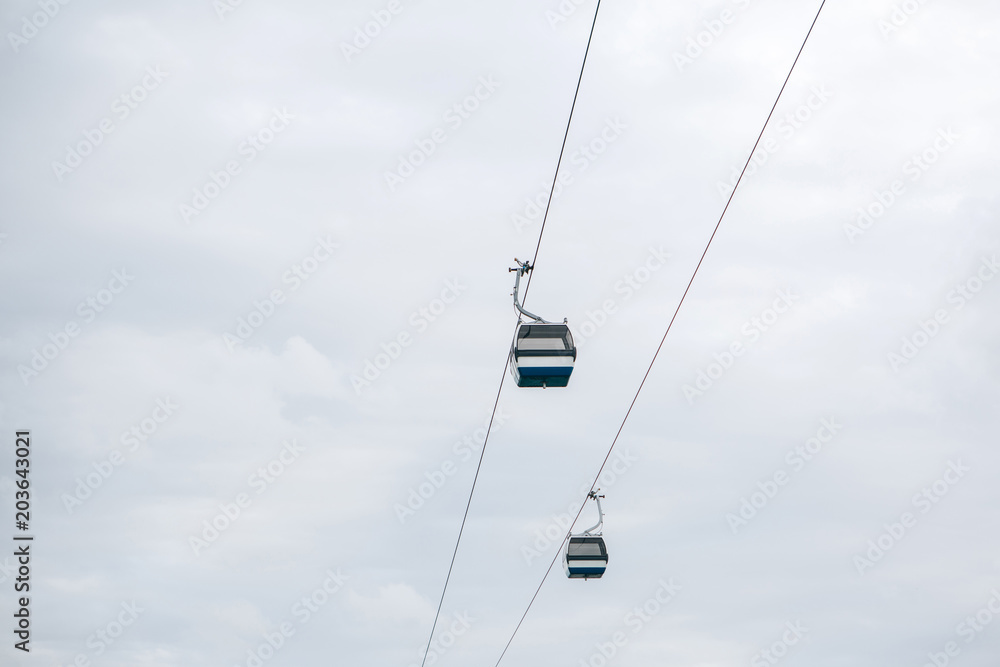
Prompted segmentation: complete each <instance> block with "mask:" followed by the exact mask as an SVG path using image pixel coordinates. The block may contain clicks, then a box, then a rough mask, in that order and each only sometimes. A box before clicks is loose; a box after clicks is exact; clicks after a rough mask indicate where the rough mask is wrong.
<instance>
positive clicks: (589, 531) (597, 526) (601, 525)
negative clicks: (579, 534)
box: [583, 489, 604, 535]
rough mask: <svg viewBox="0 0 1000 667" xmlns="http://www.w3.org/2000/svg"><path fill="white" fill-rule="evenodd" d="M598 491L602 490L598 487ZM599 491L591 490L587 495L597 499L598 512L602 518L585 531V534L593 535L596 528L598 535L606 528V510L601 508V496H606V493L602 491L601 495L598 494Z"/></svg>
mask: <svg viewBox="0 0 1000 667" xmlns="http://www.w3.org/2000/svg"><path fill="white" fill-rule="evenodd" d="M597 491H600V489H598V490H597ZM597 491H591V492H590V493H589V494H588V495H587V497H588V498H593V499H594V500H596V501H597V513H598V514H599V515H600V518H599V519H598V521H597V523H596V524H594V525H593V526H591V527H590V528H588V529H587V530H585V531H583V534H584V535H591V534H592V533H593V532H594V531H595V530H596V531H597V534H598V535H600V534H601V532H603V531H602V530H601V529H602V528H604V510H603V509H601V498H603V497H604V494H603V493H602V494H601V495H597Z"/></svg>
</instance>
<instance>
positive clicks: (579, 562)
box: [563, 536, 608, 579]
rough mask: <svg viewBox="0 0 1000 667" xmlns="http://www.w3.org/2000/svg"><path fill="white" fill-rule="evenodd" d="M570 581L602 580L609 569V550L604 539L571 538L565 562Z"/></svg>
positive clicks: (595, 537) (588, 537) (589, 537)
mask: <svg viewBox="0 0 1000 667" xmlns="http://www.w3.org/2000/svg"><path fill="white" fill-rule="evenodd" d="M563 565H564V566H565V568H566V576H568V577H569V578H570V579H600V578H601V577H602V576H603V575H604V571H605V570H606V569H607V568H608V548H607V546H606V545H605V544H604V538H603V537H597V536H594V537H591V536H574V537H571V538H569V544H568V545H567V546H566V557H565V558H564V560H563Z"/></svg>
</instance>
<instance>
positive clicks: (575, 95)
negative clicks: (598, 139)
mask: <svg viewBox="0 0 1000 667" xmlns="http://www.w3.org/2000/svg"><path fill="white" fill-rule="evenodd" d="M600 9H601V0H597V8H596V9H595V10H594V22H593V23H592V24H591V26H590V36H589V37H588V38H587V49H586V51H584V54H583V64H582V65H581V66H580V76H579V77H578V78H577V81H576V91H575V92H574V93H573V104H572V106H570V109H569V118H568V119H567V120H566V131H565V132H564V133H563V140H562V147H561V148H560V149H559V160H558V161H557V162H556V171H555V176H553V178H552V189H550V190H549V199H548V202H546V204H545V215H544V216H543V217H542V226H541V228H540V229H539V230H538V243H537V244H536V245H535V254H534V257H533V258H532V260H531V266H532V267H534V265H535V261H536V260H537V259H538V250H539V248H541V247H542V236H543V235H544V234H545V222H546V220H548V217H549V208H550V207H551V206H552V197H553V193H554V192H555V188H556V182H557V179H558V178H559V168H560V166H562V159H563V154H564V153H565V152H566V142H567V140H568V139H569V129H570V126H571V125H572V123H573V112H574V111H575V110H576V100H577V98H578V97H579V95H580V84H581V83H582V82H583V72H584V70H585V69H586V67H587V55H588V54H589V53H590V43H591V41H592V40H593V39H594V27H595V26H596V25H597V13H598V11H600ZM531 276H532V273H529V274H528V281H527V282H526V283H525V286H524V296H522V297H521V303H522V304H523V303H524V301H525V299H526V298H527V296H528V288H529V287H530V286H531ZM516 335H517V329H515V330H514V336H516ZM513 344H514V340H513V338H512V339H511V345H513ZM509 365H510V357H509V356H508V357H507V360H506V361H505V362H504V366H503V374H502V375H501V376H500V387H499V388H498V389H497V397H496V400H495V401H494V402H493V413H492V414H491V415H490V423H489V425H488V426H487V427H486V437H485V438H484V439H483V449H482V451H481V452H480V453H479V463H478V464H477V465H476V475H475V477H473V479H472V489H470V490H469V500H468V502H466V504H465V513H464V514H463V515H462V524H461V526H460V527H459V529H458V539H456V540H455V550H454V551H453V552H452V554H451V563H450V564H449V565H448V575H447V576H446V577H445V580H444V588H443V589H442V590H441V599H440V600H438V606H437V611H436V612H435V614H434V623H433V624H431V634H430V636H429V637H428V638H427V647H426V648H425V649H424V657H423V659H422V660H421V661H420V667H424V664H425V663H426V662H427V655H428V654H429V653H430V650H431V644H432V643H433V641H434V632H435V630H437V624H438V620H440V618H441V609H442V608H443V607H444V598H445V595H446V594H447V593H448V584H449V583H451V573H452V571H453V570H454V569H455V560H456V558H458V547H459V545H460V544H461V543H462V534H463V533H464V532H465V523H466V521H467V520H468V518H469V508H471V507H472V497H473V496H474V495H475V493H476V483H477V482H478V481H479V471H480V470H481V469H482V467H483V458H484V457H485V456H486V446H487V444H488V443H489V440H490V433H491V432H492V430H493V420H494V419H495V418H496V414H497V407H498V406H499V405H500V394H501V393H502V392H503V383H504V380H505V379H506V377H507V367H508V366H509Z"/></svg>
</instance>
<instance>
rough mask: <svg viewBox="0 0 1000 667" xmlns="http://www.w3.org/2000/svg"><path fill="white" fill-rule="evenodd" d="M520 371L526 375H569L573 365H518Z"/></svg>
mask: <svg viewBox="0 0 1000 667" xmlns="http://www.w3.org/2000/svg"><path fill="white" fill-rule="evenodd" d="M517 370H518V372H519V373H520V374H521V375H524V376H526V377H542V376H547V377H569V376H570V374H571V373H572V372H573V367H572V366H518V368H517Z"/></svg>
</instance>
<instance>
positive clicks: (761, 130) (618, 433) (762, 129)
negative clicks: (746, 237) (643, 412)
mask: <svg viewBox="0 0 1000 667" xmlns="http://www.w3.org/2000/svg"><path fill="white" fill-rule="evenodd" d="M825 4H826V0H823V1H822V2H821V3H820V5H819V10H818V11H817V12H816V18H814V19H813V22H812V25H810V26H809V32H807V33H806V38H805V39H804V40H803V41H802V46H801V47H799V52H798V54H797V55H796V56H795V60H794V62H792V66H791V68H790V69H789V70H788V76H786V77H785V82H784V83H783V84H782V85H781V90H780V91H778V97H777V98H775V100H774V105H773V106H772V107H771V112H770V113H769V114H767V120H765V121H764V126H763V127H762V128H761V129H760V134H759V135H758V136H757V141H756V142H754V145H753V150H751V151H750V156H749V157H747V161H746V164H745V165H743V171H742V172H740V177H739V178H738V179H737V180H736V185H735V186H734V187H733V191H732V192H731V193H730V194H729V199H728V200H727V201H726V206H725V207H724V208H723V209H722V215H720V216H719V221H718V222H717V223H715V229H714V230H712V235H711V236H710V237H709V239H708V243H707V244H706V245H705V250H704V251H703V252H702V253H701V258H700V259H699V260H698V264H697V266H695V268H694V272H693V273H692V274H691V279H690V280H689V281H688V284H687V287H686V288H684V294H682V295H681V299H680V301H679V302H678V303H677V308H676V309H675V310H674V314H673V317H671V318H670V323H669V324H668V325H667V330H666V331H665V332H664V334H663V338H661V339H660V344H659V345H658V346H657V348H656V353H655V354H654V355H653V359H652V361H650V362H649V368H647V369H646V374H645V375H643V376H642V382H640V383H639V388H638V389H637V390H636V392H635V396H633V397H632V403H631V404H629V406H628V411H627V412H626V413H625V418H624V419H622V423H621V425H620V426H619V427H618V432H617V433H615V438H614V440H613V441H612V442H611V447H609V448H608V453H607V455H606V456H605V457H604V461H603V462H602V463H601V468H600V470H598V471H597V476H596V477H594V483H593V484H592V485H591V486H590V490H591V491H593V490H594V488H595V487H596V486H597V482H598V481H599V480H600V478H601V473H603V472H604V466H606V465H607V464H608V459H610V458H611V453H612V452H613V451H614V449H615V445H616V444H618V437H619V436H620V435H621V434H622V430H623V429H624V428H625V422H627V421H628V418H629V416H630V415H631V414H632V408H634V407H635V403H636V401H637V400H638V399H639V393H640V392H641V391H642V388H643V386H644V385H645V384H646V380H647V379H648V378H649V374H650V372H652V370H653V365H654V364H655V363H656V358H657V357H658V356H659V355H660V350H662V349H663V344H664V343H665V342H666V340H667V334H669V333H670V329H671V327H673V326H674V321H675V320H676V319H677V314H678V313H679V312H680V310H681V306H682V305H684V299H685V298H687V295H688V292H689V291H690V290H691V285H692V284H693V283H694V279H695V277H696V276H697V275H698V269H700V268H701V265H702V262H704V261H705V256H706V255H707V254H708V249H709V248H710V247H711V246H712V241H713V240H714V239H715V235H716V233H717V232H718V231H719V227H720V226H722V220H723V218H725V217H726V211H728V210H729V205H730V204H731V203H732V201H733V197H734V196H735V195H736V189H737V188H739V187H740V182H741V181H742V180H743V175H744V174H745V173H746V170H747V168H748V167H749V166H750V160H751V159H752V158H753V154H754V152H755V151H756V150H757V146H758V145H759V144H760V141H761V139H762V138H763V137H764V132H765V131H766V130H767V125H768V123H770V122H771V117H772V116H773V115H774V110H775V109H776V108H777V107H778V102H779V101H780V100H781V95H782V93H784V92H785V87H786V86H787V85H788V81H789V79H791V78H792V72H794V71H795V65H796V64H798V62H799V58H800V57H801V56H802V51H803V50H804V49H805V48H806V43H807V42H808V41H809V36H810V35H812V31H813V28H815V27H816V22H817V21H818V20H819V15H820V13H821V12H822V11H823V6H824V5H825ZM584 507H586V503H584V504H583V505H581V506H580V509H579V510H577V513H576V516H575V517H574V518H573V523H571V524H570V527H569V531H568V532H567V533H566V535H565V536H564V537H563V539H562V542H561V543H560V544H559V548H558V549H557V550H556V555H555V556H554V557H553V558H552V562H551V563H549V567H548V569H546V570H545V575H544V576H543V577H542V581H541V582H540V583H539V584H538V588H536V589H535V594H534V595H532V596H531V600H530V601H529V602H528V607H527V609H525V610H524V614H522V616H521V620H519V621H518V622H517V627H515V628H514V632H513V633H512V634H511V636H510V639H509V640H508V641H507V645H506V646H505V647H504V649H503V652H502V653H501V654H500V658H499V659H498V660H497V662H496V666H495V667H499V665H500V662H501V661H502V660H503V657H504V655H506V654H507V649H509V648H510V645H511V643H512V642H513V641H514V637H515V636H516V635H517V631H518V630H520V629H521V624H522V623H524V619H525V618H526V617H527V616H528V612H529V611H531V606H532V605H533V604H534V603H535V599H536V598H537V597H538V593H539V592H540V591H541V590H542V586H543V585H544V584H545V580H546V579H548V577H549V573H551V572H552V567H553V566H554V565H555V564H556V561H557V560H559V556H561V555H562V548H563V545H564V544H566V540H567V539H568V538H569V537H570V535H571V534H572V532H573V527H574V526H575V525H576V522H577V521H578V520H579V519H580V514H582V513H583V508H584Z"/></svg>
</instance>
